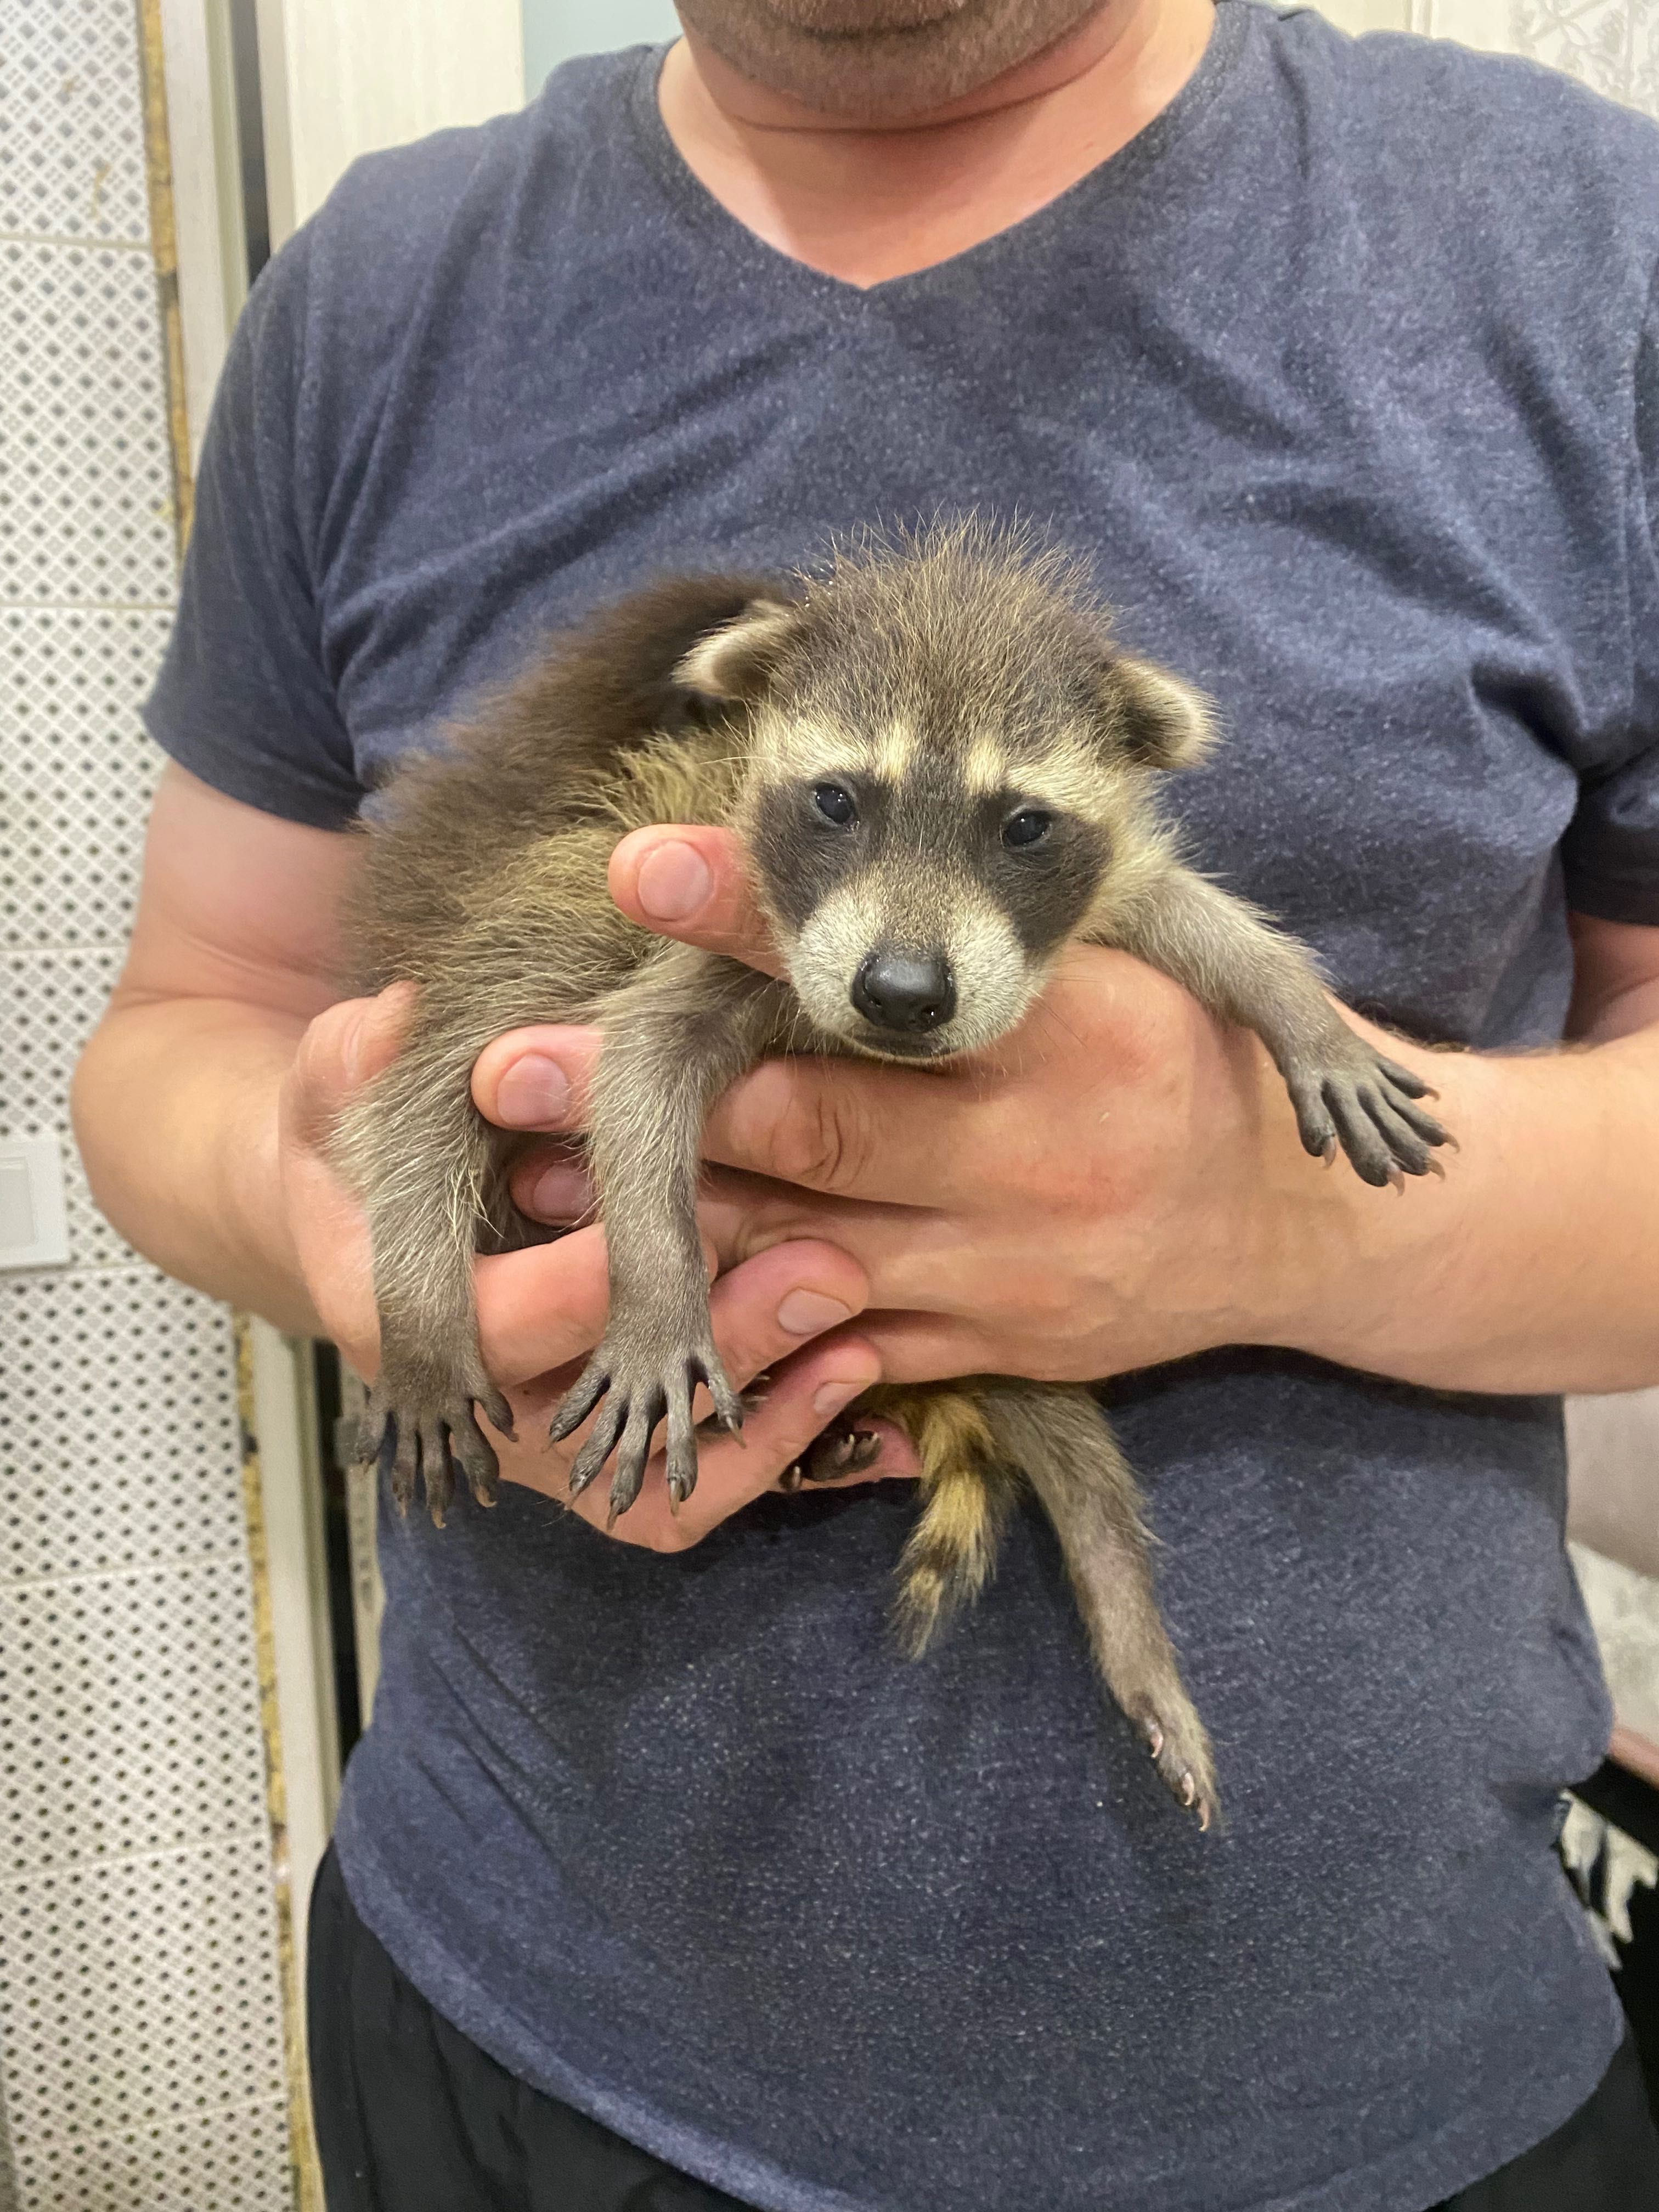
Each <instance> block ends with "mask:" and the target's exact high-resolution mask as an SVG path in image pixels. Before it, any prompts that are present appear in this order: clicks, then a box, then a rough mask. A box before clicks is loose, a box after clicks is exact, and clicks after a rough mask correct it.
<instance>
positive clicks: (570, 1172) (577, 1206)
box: [530, 1160, 593, 1221]
mask: <svg viewBox="0 0 1659 2212" xmlns="http://www.w3.org/2000/svg"><path fill="white" fill-rule="evenodd" d="M592 1203H593V1192H592V1186H591V1185H590V1184H589V1182H588V1179H587V1177H586V1175H585V1174H584V1173H583V1171H582V1170H581V1169H580V1168H579V1167H577V1166H576V1165H575V1164H574V1162H573V1161H570V1160H565V1161H562V1162H561V1163H560V1164H559V1165H558V1166H557V1167H551V1168H548V1169H546V1170H544V1172H543V1173H542V1175H541V1176H540V1177H539V1179H538V1182H537V1184H536V1187H535V1188H534V1189H533V1190H532V1192H531V1194H530V1211H531V1212H532V1214H534V1215H536V1216H537V1217H538V1218H539V1219H541V1220H543V1221H574V1220H575V1218H577V1216H578V1215H579V1214H582V1213H586V1211H587V1209H588V1207H589V1206H591V1205H592Z"/></svg>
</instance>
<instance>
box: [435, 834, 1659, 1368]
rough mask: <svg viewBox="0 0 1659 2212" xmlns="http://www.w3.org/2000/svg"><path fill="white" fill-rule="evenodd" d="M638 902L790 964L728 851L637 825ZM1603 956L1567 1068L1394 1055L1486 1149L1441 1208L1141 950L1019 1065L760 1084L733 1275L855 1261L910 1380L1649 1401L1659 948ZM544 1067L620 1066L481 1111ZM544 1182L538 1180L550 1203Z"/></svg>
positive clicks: (723, 839) (1466, 1161) (1654, 1310)
mask: <svg viewBox="0 0 1659 2212" xmlns="http://www.w3.org/2000/svg"><path fill="white" fill-rule="evenodd" d="M611 882H612V890H613V892H614V894H615V896H617V901H618V903H619V904H620V905H621V906H622V907H623V909H624V911H626V912H628V913H629V914H631V915H634V916H635V919H637V920H640V921H644V922H646V923H647V924H648V925H649V926H651V927H655V928H657V929H658V930H659V931H661V932H662V933H664V934H665V935H668V936H673V937H679V938H683V939H686V940H688V941H690V942H692V943H696V944H702V945H710V946H713V947H715V948H717V949H719V950H721V951H727V952H734V953H736V954H738V956H739V957H745V958H749V959H750V960H752V961H753V962H754V963H756V964H757V965H760V966H768V965H775V954H774V953H773V951H771V948H770V947H769V945H768V944H767V941H766V938H765V933H764V929H763V925H762V923H761V921H760V920H759V917H758V916H757V914H756V913H755V912H754V910H753V909H752V908H751V906H750V902H749V900H748V896H747V892H746V890H745V889H744V876H743V872H742V868H741V864H740V860H739V857H738V854H737V852H736V850H735V848H733V846H732V842H731V841H730V839H729V838H728V837H727V836H726V833H723V832H721V831H719V830H712V829H671V830H668V829H664V830H642V831H639V832H636V833H635V836H633V837H631V838H629V840H627V841H626V842H624V844H623V846H622V847H621V848H619V849H618V852H617V858H616V860H615V863H614V864H613V867H612V876H611ZM1575 935H1576V944H1577V959H1578V990H1577V999H1576V1000H1575V1035H1576V1042H1575V1043H1574V1044H1573V1045H1572V1046H1571V1047H1569V1048H1567V1049H1565V1050H1563V1051H1560V1052H1555V1053H1541V1054H1530V1055H1516V1056H1509V1057H1506V1056H1502V1055H1490V1056H1489V1055H1486V1054H1466V1053H1450V1054H1438V1053H1432V1052H1423V1051H1419V1050H1417V1049H1415V1048H1412V1047H1410V1046H1407V1045H1403V1044H1401V1043H1398V1042H1395V1041H1393V1040H1389V1039H1387V1038H1384V1037H1383V1036H1382V1033H1381V1032H1378V1031H1375V1030H1373V1031H1370V1034H1371V1035H1373V1036H1377V1037H1378V1038H1379V1041H1380V1042H1383V1047H1384V1049H1386V1050H1387V1051H1388V1052H1389V1054H1391V1055H1392V1056H1393V1057H1395V1058H1396V1059H1398V1060H1401V1061H1402V1062H1404V1063H1406V1064H1407V1065H1409V1066H1412V1067H1413V1068H1415V1069H1417V1070H1418V1071H1419V1073H1422V1074H1425V1076H1426V1077H1427V1078H1428V1079H1429V1081H1430V1082H1431V1083H1432V1084H1433V1085H1435V1086H1436V1087H1437V1090H1438V1091H1439V1092H1440V1103H1439V1104H1438V1105H1437V1108H1436V1111H1437V1114H1438V1115H1440V1117H1441V1118H1442V1120H1443V1121H1444V1122H1445V1123H1446V1125H1447V1127H1449V1128H1450V1129H1451V1130H1452V1131H1453V1132H1454V1133H1455V1135H1456V1137H1457V1139H1458V1140H1459V1143H1460V1145H1461V1146H1462V1150H1461V1151H1460V1152H1458V1153H1456V1154H1455V1155H1454V1156H1453V1157H1452V1158H1451V1159H1450V1161H1449V1170H1448V1175H1447V1178H1446V1181H1445V1182H1443V1183H1442V1182H1437V1181H1433V1180H1431V1181H1429V1182H1425V1183H1413V1184H1412V1185H1410V1186H1409V1187H1408V1188H1407V1190H1406V1192H1405V1193H1404V1194H1403V1195H1401V1196H1399V1197H1395V1195H1394V1194H1391V1193H1389V1192H1387V1191H1382V1192H1379V1191H1376V1190H1374V1189H1371V1188H1367V1187H1366V1186H1365V1185H1364V1184H1362V1183H1360V1182H1358V1179H1357V1178H1356V1177H1354V1176H1352V1175H1351V1174H1349V1173H1348V1172H1347V1171H1346V1169H1344V1168H1343V1167H1342V1166H1341V1165H1340V1164H1338V1165H1337V1166H1335V1167H1334V1168H1332V1169H1331V1170H1322V1169H1321V1168H1320V1167H1318V1166H1317V1165H1316V1164H1315V1163H1313V1162H1311V1161H1310V1160H1309V1159H1308V1158H1307V1157H1306V1155H1305V1154H1304V1152H1303V1151H1302V1149H1301V1146H1300V1145H1299V1143H1298V1141H1297V1133H1296V1126H1295V1120H1294V1116H1293V1115H1292V1114H1291V1108H1290V1105H1289V1103H1288V1101H1287V1099H1286V1097H1285V1091H1284V1086H1283V1085H1282V1083H1281V1082H1280V1081H1279V1077H1278V1075H1277V1073H1275V1071H1274V1070H1273V1067H1272V1066H1271V1063H1270V1062H1269V1061H1268V1060H1267V1054H1265V1053H1264V1052H1262V1051H1261V1048H1260V1047H1259V1046H1257V1045H1256V1044H1255V1041H1254V1040H1253V1039H1251V1038H1249V1037H1246V1036H1243V1035H1242V1034H1241V1033H1239V1032H1237V1031H1227V1030H1223V1029H1221V1028H1220V1027H1218V1025H1217V1024H1215V1023H1213V1022H1212V1021H1211V1020H1210V1019H1209V1018H1208V1017H1207V1016H1206V1015H1204V1014H1203V1013H1202V1012H1201V1011H1200V1009H1199V1008H1198V1007H1197V1006H1196V1004H1195V1003H1194V1001H1193V1000H1191V999H1189V998H1188V996H1187V995H1186V994H1185V993H1184V992H1182V991H1180V990H1179V989H1178V988H1177V987H1176V986H1175V985H1173V984H1172V983H1170V982H1169V981H1167V979H1165V978H1164V977H1163V976H1160V975H1154V974H1153V973H1152V971H1151V970H1149V969H1146V968H1145V967H1143V966H1141V965H1140V964H1139V963H1138V962H1134V961H1132V960H1130V959H1128V958H1127V957H1126V956H1125V955H1123V954H1121V953H1114V952H1103V951H1102V952H1095V951H1085V952H1080V953H1079V954H1078V956H1077V957H1075V958H1073V960H1071V961H1070V962H1069V963H1068V964H1067V965H1066V967H1065V968H1064V969H1062V971H1061V973H1060V975H1058V976H1057V977H1056V979H1055V981H1054V983H1053V985H1052V986H1051V987H1050V989H1049V991H1048V994H1047V995H1046V997H1045V1000H1044V1001H1043V1003H1042V1006H1039V1008H1038V1009H1037V1010H1036V1012H1035V1013H1034V1015H1033V1016H1032V1017H1031V1018H1030V1021H1029V1022H1028V1023H1027V1024H1026V1025H1025V1028H1024V1030H1023V1031H1022V1032H1021V1034H1020V1036H1019V1037H1018V1039H1017V1040H1016V1041H1015V1044H1014V1048H1013V1049H1012V1050H1011V1051H1009V1052H1008V1053H1007V1054H1006V1055H1005V1058H1004V1060H1003V1063H1002V1064H1001V1065H1000V1066H997V1067H986V1068H981V1069H979V1070H977V1071H975V1072H974V1073H962V1074H956V1075H949V1074H947V1075H939V1074H937V1073H910V1072H909V1071H908V1070H904V1069H896V1068H885V1067H866V1066H856V1065H854V1064H853V1063H851V1062H848V1061H839V1062H837V1061H811V1060H801V1061H793V1062H790V1063H787V1064H783V1063H774V1064H771V1065H769V1066H765V1067H763V1068H761V1069H759V1070H757V1072H756V1073H754V1074H752V1075H750V1076H749V1077H747V1078H745V1079H744V1081H743V1082H741V1083H739V1084H738V1085H736V1086H735V1088H734V1089H733V1090H732V1092H731V1093H730V1094H729V1095H728V1097H727V1098H726V1101H725V1102H724V1103H723V1104H722V1105H721V1106H720V1108H719V1109H717V1110H716V1113H715V1115H714V1119H713V1121H712V1122H711V1124H710V1127H709V1131H708V1150H709V1153H710V1156H711V1157H712V1158H714V1159H715V1160H717V1161H719V1162H721V1163H722V1164H724V1165H725V1166H726V1168H727V1169H729V1170H737V1171H738V1172H737V1173H736V1174H735V1175H728V1176H726V1177H725V1178H724V1179H723V1180H721V1181H720V1182H718V1183H717V1186H716V1188H715V1191H714V1195H713V1197H712V1200H711V1202H710V1203H709V1205H708V1206H707V1208H706V1209H705V1220H706V1222H707V1223H708V1225H709V1227H710V1228H711V1230H712V1231H714V1233H715V1234H716V1236H717V1237H720V1239H721V1240H722V1242H723V1243H725V1244H726V1247H727V1248H728V1249H733V1250H750V1251H753V1250H758V1249H763V1248H764V1246H765V1245H766V1243H768V1242H769V1241H770V1240H771V1239H773V1238H775V1237H786V1236H789V1237H799V1236H818V1237H826V1238H829V1239H831V1240H832V1241H834V1242H836V1243H839V1244H840V1245H842V1248H843V1249H846V1250H847V1251H848V1252H850V1253H852V1254H853V1255H854V1256H855V1257H856V1258H857V1259H858V1260H859V1261H860V1262H861V1263H862V1265H863V1267H865V1269H866V1273H867V1274H868V1276H869V1279H870V1283H871V1301H872V1305H874V1306H875V1307H877V1308H879V1309H883V1310H884V1311H883V1313H882V1315H881V1318H880V1319H879V1321H878V1322H872V1324H871V1326H870V1333H871V1334H872V1337H873V1339H874V1340H876V1342H877V1343H878V1345H880V1346H881V1348H882V1352H883V1357H884V1364H885V1365H886V1369H887V1372H888V1373H889V1374H890V1376H893V1377H894V1378H895V1379H903V1380H911V1379H918V1378H921V1377H925V1376H935V1375H941V1374H951V1373H963V1372H967V1371H971V1370H976V1369H987V1370H992V1371H1000V1372H1003V1373H1011V1374H1022V1375H1035V1376H1049V1377H1054V1378H1059V1377H1063V1376H1072V1377H1082V1376H1100V1375H1108V1374H1116V1373H1121V1372H1122V1371H1124V1370H1128V1369H1132V1368H1136V1367H1142V1366H1147V1365H1152V1364H1157V1363H1158V1362H1160V1361H1163V1360H1167V1359H1170V1358H1178V1357H1181V1356H1182V1355H1184V1354H1186V1353H1189V1352H1198V1351H1202V1350H1205V1349H1207V1348H1209V1347H1211V1346H1216V1345H1222V1344H1239V1343H1244V1344H1249V1343H1257V1344H1269V1345H1276V1346H1285V1347H1288V1348H1291V1349H1296V1350H1300V1351H1304V1352H1311V1353H1314V1354H1316V1355H1317V1356H1319V1357H1321V1358H1328V1359H1332V1360H1335V1361H1338V1362H1340V1363H1341V1364H1345V1365H1348V1366H1352V1367H1358V1368H1362V1369H1367V1370H1371V1371H1372V1372H1375V1373H1379V1374H1383V1375H1388V1376H1396V1377H1398V1378H1399V1379H1401V1381H1405V1382H1411V1383H1422V1384H1427V1385H1430V1386H1432V1387H1435V1388H1439V1389H1463V1390H1484V1391H1522V1392H1528V1391H1603V1390H1620V1389H1634V1388H1638V1387H1639V1386H1642V1385H1644V1384H1648V1383H1654V1382H1656V1381H1659V930H1655V929H1644V928H1636V927H1629V926H1624V925H1619V924H1614V923H1609V922H1597V921H1579V922H1578V923H1577V925H1576V933H1575ZM1350 1018H1351V1019H1352V1017H1350ZM1355 1025H1356V1027H1358V1028H1360V1029H1361V1030H1364V1029H1365V1024H1362V1023H1358V1022H1357V1021H1356V1024H1355ZM532 1045H533V1046H534V1047H535V1048H536V1049H538V1051H540V1052H541V1053H543V1054H549V1055H550V1056H552V1057H554V1058H555V1059H556V1060H559V1061H561V1062H562V1064H563V1065H564V1066H565V1068H566V1071H567V1073H568V1074H569V1075H570V1076H571V1077H572V1078H573V1079H574V1089H575V1094H576V1095H577V1096H580V1085H581V1081H582V1076H583V1070H584V1068H585V1066H586V1063H587V1059H588V1056H589V1055H590V1054H591V1051H592V1040H591V1037H590V1036H587V1035H586V1033H584V1032H581V1031H576V1030H562V1031H544V1032H534V1033H524V1034H523V1035H521V1036H520V1037H519V1038H516V1039H507V1040H501V1041H498V1042H497V1043H496V1045H495V1046H494V1047H492V1048H491V1050H490V1052H489V1054H486V1055H485V1056H484V1058H483V1060H481V1061H480V1063H479V1071H478V1075H477V1078H475V1090H476V1091H477V1093H478V1095H480V1097H481V1100H484V1101H486V1102H487V1100H488V1098H489V1097H493V1096H494V1095H495V1091H494V1087H493V1086H495V1085H497V1084H498V1083H499V1082H500V1080H501V1078H502V1077H503V1076H504V1074H505V1073H506V1072H507V1069H508V1068H509V1067H510V1066H513V1064H514V1063H515V1061H516V1060H517V1059H518V1057H519V1055H520V1054H522V1053H524V1052H526V1051H527V1050H528V1049H530V1048H531V1047H532ZM503 1118H507V1119H517V1120H519V1121H520V1125H521V1126H530V1125H531V1123H532V1119H533V1117H530V1116H522V1115H504V1116H503ZM544 1126H553V1124H551V1123H550V1122H549V1123H547V1124H544ZM760 1177H766V1178H769V1179H772V1180H769V1181H765V1182H763V1181H760V1180H758V1179H757V1178H760ZM534 1181H535V1176H534V1171H533V1170H526V1173H525V1175H524V1176H523V1177H522V1178H521V1181H520V1185H519V1189H520V1196H521V1200H527V1201H529V1202H531V1203H532V1204H533V1202H534V1200H533V1184H534ZM781 1183H783V1184H789V1183H793V1184H797V1185H802V1186H805V1188H804V1189H789V1188H780V1184H781Z"/></svg>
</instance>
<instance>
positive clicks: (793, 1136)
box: [778, 1082, 873, 1191]
mask: <svg viewBox="0 0 1659 2212" xmlns="http://www.w3.org/2000/svg"><path fill="white" fill-rule="evenodd" d="M872 1134H873V1133H872V1129H871V1127H870V1124H869V1119H868V1116H867V1115H866V1114H865V1113H864V1111H863V1109H861V1107H860V1105H859V1104H858V1103H857V1101H856V1099H855V1097H854V1095H853V1094H851V1093H850V1092H849V1091H848V1090H847V1089H846V1088H845V1087H844V1086H843V1085H838V1084H834V1083H830V1082H815V1083H813V1084H812V1085H811V1086H810V1088H809V1089H808V1090H807V1091H806V1094H805V1097H801V1098H799V1099H798V1100H797V1102H796V1110H795V1111H794V1112H793V1114H792V1115H788V1116H787V1117H786V1118H785V1120H784V1121H782V1123H781V1125H780V1127H779V1131H778V1138H779V1152H780V1159H779V1173H780V1174H781V1176H783V1178H784V1179H785V1181H786V1182H799V1183H805V1184H806V1185H807V1186H808V1187H809V1188H813V1189H817V1190H828V1191H840V1190H845V1189H848V1188H852V1187H854V1186H855V1185H856V1184H857V1183H858V1182H860V1180H861V1179H862V1177H863V1176H865V1174H866V1172H867V1171H868V1169H869V1165H870V1158H871V1150H872Z"/></svg>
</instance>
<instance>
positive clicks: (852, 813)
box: [812, 783, 859, 829]
mask: <svg viewBox="0 0 1659 2212" xmlns="http://www.w3.org/2000/svg"><path fill="white" fill-rule="evenodd" d="M812 804H813V805H814V806H816V807H817V810H818V812H819V813H820V814H821V815H823V818H824V820H825V821H826V822H833V823H835V825H836V829H846V828H847V827H848V824H849V823H854V822H856V821H857V820H858V818H859V811H858V808H857V807H856V806H855V805H854V804H853V794H852V793H851V792H850V791H843V790H842V787H841V786H840V785H839V784H838V783H821V784H819V785H818V786H817V788H816V789H815V790H814V792H813V793H812Z"/></svg>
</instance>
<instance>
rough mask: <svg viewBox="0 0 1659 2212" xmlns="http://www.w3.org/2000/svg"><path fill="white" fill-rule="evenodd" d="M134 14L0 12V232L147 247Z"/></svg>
mask: <svg viewBox="0 0 1659 2212" xmlns="http://www.w3.org/2000/svg"><path fill="white" fill-rule="evenodd" d="M143 147H144V140H143V116H142V114H141V112H140V106H139V84H138V50H137V11H136V9H131V8H116V7H107V6H102V5H98V4H93V5H87V4H85V3H84V0H70V4H63V0H7V4H6V5H5V6H4V7H0V231H3V230H9V231H26V232H32V233H33V234H36V235H44V236H46V237H70V238H126V239H138V240H148V238H149V204H148V200H147V197H146V193H145V189H144V161H143Z"/></svg>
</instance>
